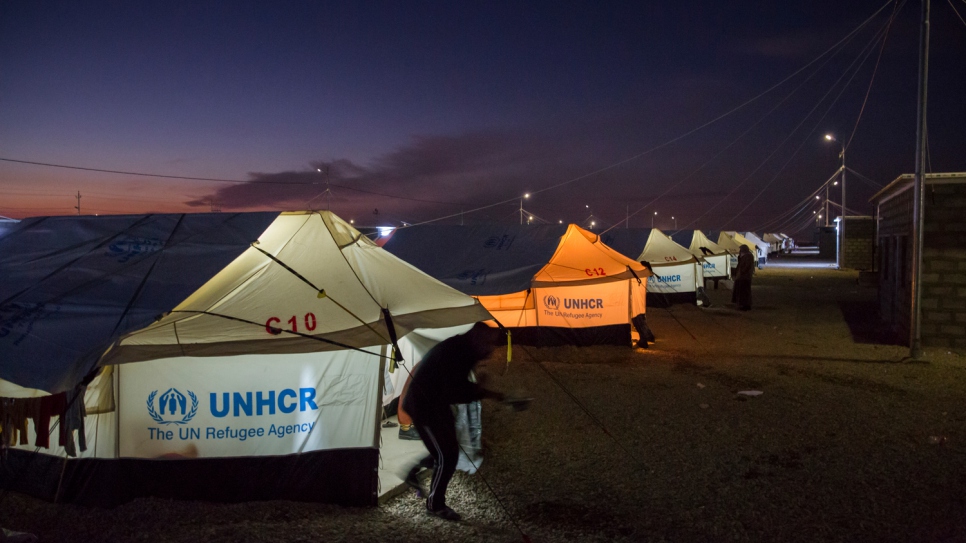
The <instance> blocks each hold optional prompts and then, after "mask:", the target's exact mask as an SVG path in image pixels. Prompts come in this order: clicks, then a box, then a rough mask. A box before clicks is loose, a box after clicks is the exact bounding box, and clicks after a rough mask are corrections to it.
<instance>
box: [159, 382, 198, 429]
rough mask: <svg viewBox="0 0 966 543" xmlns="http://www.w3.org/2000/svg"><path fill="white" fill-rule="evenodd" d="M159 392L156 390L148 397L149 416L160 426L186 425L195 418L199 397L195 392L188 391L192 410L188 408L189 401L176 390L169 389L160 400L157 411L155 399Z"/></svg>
mask: <svg viewBox="0 0 966 543" xmlns="http://www.w3.org/2000/svg"><path fill="white" fill-rule="evenodd" d="M157 395H158V391H157V390H155V391H154V392H152V393H151V394H149V395H148V414H149V415H151V418H152V419H154V422H157V423H158V424H185V423H186V422H188V421H190V420H191V419H193V418H195V414H197V413H198V396H195V393H194V392H191V391H190V390H189V391H188V396H190V397H191V408H190V409H189V408H188V399H187V398H185V395H184V394H182V393H181V392H180V391H179V390H178V389H176V388H169V389H168V390H166V391H165V392H164V394H162V395H161V397H160V398H158V401H157V409H155V401H154V399H155V397H157Z"/></svg>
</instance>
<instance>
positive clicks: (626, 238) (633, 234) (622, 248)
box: [600, 228, 651, 260]
mask: <svg viewBox="0 0 966 543" xmlns="http://www.w3.org/2000/svg"><path fill="white" fill-rule="evenodd" d="M650 236H651V229H650V228H612V229H610V230H608V231H607V232H604V233H603V234H601V235H600V241H602V242H604V245H607V246H608V247H610V248H611V249H613V250H615V251H617V252H618V253H620V254H622V255H624V256H626V257H627V258H630V259H633V260H637V257H639V256H641V253H643V252H644V246H645V245H647V238H649V237H650Z"/></svg>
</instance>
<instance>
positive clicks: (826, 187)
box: [825, 181, 829, 226]
mask: <svg viewBox="0 0 966 543" xmlns="http://www.w3.org/2000/svg"><path fill="white" fill-rule="evenodd" d="M828 184H829V182H828V181H826V182H825V226H828Z"/></svg>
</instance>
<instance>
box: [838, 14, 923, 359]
mask: <svg viewBox="0 0 966 543" xmlns="http://www.w3.org/2000/svg"><path fill="white" fill-rule="evenodd" d="M928 91H929V0H922V21H921V24H920V27H919V91H918V94H919V107H918V110H917V112H916V177H915V180H914V181H915V186H914V187H913V193H912V233H913V236H912V239H913V241H912V289H911V290H912V293H911V294H912V315H911V318H910V322H909V335H910V338H909V356H911V357H912V358H915V359H919V358H922V330H921V322H922V242H923V225H924V224H925V220H924V217H923V213H924V211H925V205H924V202H923V198H922V195H923V193H924V192H925V190H926V176H925V175H924V173H923V158H924V156H925V154H926V126H927V125H926V102H927V97H928ZM842 190H845V187H842ZM900 264H901V263H900Z"/></svg>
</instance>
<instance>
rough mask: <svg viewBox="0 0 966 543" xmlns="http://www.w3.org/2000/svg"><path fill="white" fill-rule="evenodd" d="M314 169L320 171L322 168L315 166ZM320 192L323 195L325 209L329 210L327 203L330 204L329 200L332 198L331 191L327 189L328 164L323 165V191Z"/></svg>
mask: <svg viewBox="0 0 966 543" xmlns="http://www.w3.org/2000/svg"><path fill="white" fill-rule="evenodd" d="M315 171H317V172H319V173H322V168H316V169H315ZM322 194H324V195H325V210H326V211H329V205H330V204H331V200H332V191H331V190H329V165H328V164H326V165H325V192H323V193H322ZM314 199H315V198H313V200H314Z"/></svg>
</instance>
